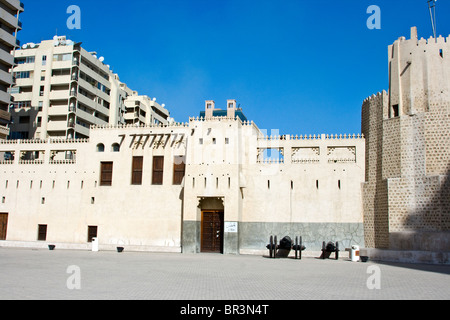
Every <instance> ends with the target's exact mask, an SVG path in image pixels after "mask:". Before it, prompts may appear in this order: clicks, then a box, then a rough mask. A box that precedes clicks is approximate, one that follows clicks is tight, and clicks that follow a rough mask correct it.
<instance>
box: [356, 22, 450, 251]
mask: <svg viewBox="0 0 450 320" xmlns="http://www.w3.org/2000/svg"><path fill="white" fill-rule="evenodd" d="M449 40H450V37H447V38H444V37H442V36H440V37H438V38H430V39H428V40H425V39H423V38H422V39H420V40H419V39H418V36H417V29H416V28H415V27H413V28H411V39H409V40H406V39H405V38H404V37H401V38H399V39H398V40H396V41H395V42H394V43H393V44H392V45H390V46H389V48H388V56H389V91H388V92H386V91H383V92H382V93H378V94H377V95H373V96H372V97H369V98H367V99H366V100H365V101H364V102H363V106H362V132H363V134H364V135H365V136H366V182H365V184H364V187H363V190H364V192H363V202H364V204H363V205H364V219H365V237H366V246H367V247H373V248H389V249H396V250H418V251H440V252H442V251H446V252H449V251H450V41H449Z"/></svg>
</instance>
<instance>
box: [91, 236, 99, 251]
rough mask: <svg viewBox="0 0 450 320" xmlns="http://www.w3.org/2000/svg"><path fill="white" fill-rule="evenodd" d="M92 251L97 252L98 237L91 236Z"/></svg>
mask: <svg viewBox="0 0 450 320" xmlns="http://www.w3.org/2000/svg"><path fill="white" fill-rule="evenodd" d="M92 252H98V239H97V238H92Z"/></svg>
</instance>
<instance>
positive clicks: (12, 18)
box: [0, 0, 24, 139]
mask: <svg viewBox="0 0 450 320" xmlns="http://www.w3.org/2000/svg"><path fill="white" fill-rule="evenodd" d="M23 11H24V5H23V4H22V3H21V2H20V1H19V0H0V139H6V137H7V136H8V135H9V126H8V125H9V121H10V120H11V115H10V113H9V105H10V104H11V95H10V93H9V92H8V91H9V88H10V87H11V85H12V83H13V80H12V76H11V72H10V70H11V68H12V67H13V65H14V56H13V54H11V53H12V52H13V51H14V50H15V48H16V47H18V46H19V41H18V40H17V32H18V31H19V30H21V29H22V23H21V22H20V21H19V15H20V13H21V12H23Z"/></svg>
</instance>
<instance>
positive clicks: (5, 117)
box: [0, 109, 11, 122]
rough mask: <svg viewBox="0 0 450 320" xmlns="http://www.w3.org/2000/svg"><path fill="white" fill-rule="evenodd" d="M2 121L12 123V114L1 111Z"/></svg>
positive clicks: (0, 117)
mask: <svg viewBox="0 0 450 320" xmlns="http://www.w3.org/2000/svg"><path fill="white" fill-rule="evenodd" d="M0 119H1V120H4V121H8V122H9V121H11V114H10V113H9V112H7V111H5V110H1V109H0Z"/></svg>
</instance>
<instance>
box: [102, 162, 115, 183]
mask: <svg viewBox="0 0 450 320" xmlns="http://www.w3.org/2000/svg"><path fill="white" fill-rule="evenodd" d="M112 173H113V163H112V162H101V163H100V186H111V185H112Z"/></svg>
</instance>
